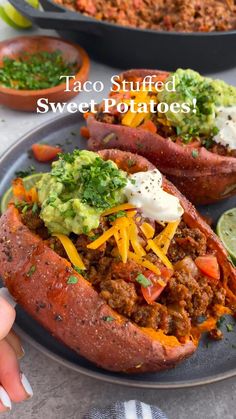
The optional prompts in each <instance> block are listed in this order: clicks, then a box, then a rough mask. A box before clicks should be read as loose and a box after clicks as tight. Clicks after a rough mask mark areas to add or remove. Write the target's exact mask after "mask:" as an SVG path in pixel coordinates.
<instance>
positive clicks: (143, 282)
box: [135, 274, 152, 288]
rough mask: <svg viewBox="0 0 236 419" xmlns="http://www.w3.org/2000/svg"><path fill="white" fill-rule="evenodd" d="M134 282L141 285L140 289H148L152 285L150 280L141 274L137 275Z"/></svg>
mask: <svg viewBox="0 0 236 419" xmlns="http://www.w3.org/2000/svg"><path fill="white" fill-rule="evenodd" d="M135 281H136V282H138V283H139V284H140V285H142V287H144V288H147V287H150V285H152V282H151V281H150V279H148V278H146V276H144V275H143V274H138V275H137V277H136V278H135Z"/></svg>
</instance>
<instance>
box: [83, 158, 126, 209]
mask: <svg viewBox="0 0 236 419" xmlns="http://www.w3.org/2000/svg"><path fill="white" fill-rule="evenodd" d="M80 181H81V183H82V188H81V189H82V190H81V200H82V202H83V203H86V204H88V205H91V206H93V207H96V208H101V209H105V208H110V207H112V206H114V205H116V196H115V192H116V191H118V190H120V189H122V188H123V187H124V186H125V185H126V183H127V180H126V177H125V176H124V175H123V173H122V172H121V171H120V170H119V169H117V168H116V167H115V166H114V164H113V163H112V162H111V161H104V160H102V159H101V158H100V157H97V158H96V159H95V160H94V162H93V164H89V165H84V166H82V167H81V170H80Z"/></svg>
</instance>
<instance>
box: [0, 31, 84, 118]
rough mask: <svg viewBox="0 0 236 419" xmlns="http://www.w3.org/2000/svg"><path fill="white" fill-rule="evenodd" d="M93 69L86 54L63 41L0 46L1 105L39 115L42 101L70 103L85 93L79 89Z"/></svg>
mask: <svg viewBox="0 0 236 419" xmlns="http://www.w3.org/2000/svg"><path fill="white" fill-rule="evenodd" d="M89 69H90V60H89V57H88V55H87V53H86V51H85V50H84V49H83V48H81V47H80V46H79V45H77V44H74V43H72V42H68V41H65V40H64V39H62V38H57V37H52V36H42V35H34V36H18V37H16V38H12V39H7V40H5V41H3V42H1V45H0V104H1V105H4V106H7V107H8V108H11V109H15V110H20V111H26V112H36V111H37V112H38V107H39V106H40V101H41V100H43V101H45V102H48V103H55V104H62V103H64V104H66V103H67V102H68V101H69V100H71V99H72V98H73V97H75V96H77V95H78V93H79V92H80V91H81V90H79V91H78V89H77V90H76V88H75V86H77V85H78V84H79V85H80V86H83V84H84V83H85V82H86V81H87V79H88V74H89ZM66 77H67V79H66ZM45 112H47V110H46V111H45ZM42 113H44V111H42Z"/></svg>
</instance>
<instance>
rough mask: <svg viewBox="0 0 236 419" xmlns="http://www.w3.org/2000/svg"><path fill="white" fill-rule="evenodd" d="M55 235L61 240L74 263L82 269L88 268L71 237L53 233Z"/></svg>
mask: <svg viewBox="0 0 236 419" xmlns="http://www.w3.org/2000/svg"><path fill="white" fill-rule="evenodd" d="M53 236H55V237H57V238H58V239H59V240H60V242H61V244H62V246H63V247H64V249H65V251H66V253H67V256H68V258H69V259H70V261H71V263H72V265H74V266H77V267H78V268H80V269H86V268H85V266H84V263H83V261H82V259H81V257H80V255H79V253H78V252H77V249H76V247H75V245H74V244H73V243H72V241H71V240H70V239H69V237H67V236H65V235H64V234H53Z"/></svg>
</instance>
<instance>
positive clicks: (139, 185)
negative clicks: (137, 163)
mask: <svg viewBox="0 0 236 419" xmlns="http://www.w3.org/2000/svg"><path fill="white" fill-rule="evenodd" d="M124 193H125V195H126V197H127V199H128V201H129V202H130V203H131V204H132V205H134V206H135V207H137V208H142V213H143V215H144V216H145V217H147V218H151V219H152V220H155V221H164V222H171V221H176V220H178V219H179V218H180V217H181V215H182V214H183V213H184V210H183V208H182V206H181V205H180V202H179V199H178V198H177V197H176V196H174V195H171V194H169V193H167V192H165V191H164V190H163V188H162V175H161V173H160V172H159V170H157V169H155V170H152V171H147V172H139V173H135V174H133V175H130V176H129V179H128V183H127V185H126V187H125V189H124Z"/></svg>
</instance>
